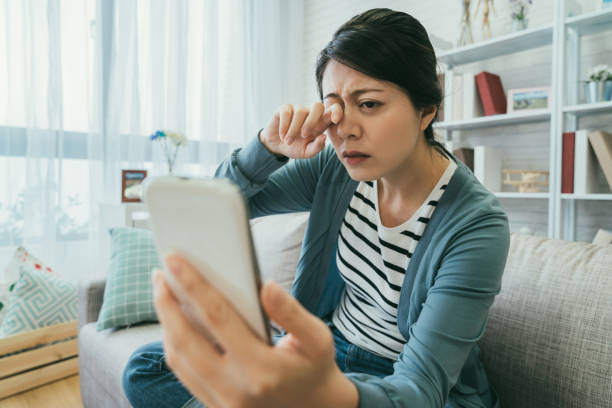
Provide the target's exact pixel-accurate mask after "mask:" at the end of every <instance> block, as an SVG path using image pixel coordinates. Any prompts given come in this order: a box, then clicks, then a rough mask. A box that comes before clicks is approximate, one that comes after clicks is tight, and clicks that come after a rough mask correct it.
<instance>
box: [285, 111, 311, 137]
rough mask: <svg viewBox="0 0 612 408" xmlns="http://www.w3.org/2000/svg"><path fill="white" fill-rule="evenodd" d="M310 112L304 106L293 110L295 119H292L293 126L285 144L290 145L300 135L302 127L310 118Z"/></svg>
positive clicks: (290, 127) (288, 132)
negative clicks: (307, 118) (308, 117)
mask: <svg viewBox="0 0 612 408" xmlns="http://www.w3.org/2000/svg"><path fill="white" fill-rule="evenodd" d="M309 111H310V110H309V109H308V108H306V107H304V106H296V107H294V109H293V117H292V118H291V126H289V130H288V131H287V135H286V136H285V142H286V143H287V144H288V145H290V144H291V143H293V141H294V140H295V139H296V138H297V137H298V136H299V135H300V132H301V130H302V125H303V124H304V121H305V120H306V117H307V116H308V112H309Z"/></svg>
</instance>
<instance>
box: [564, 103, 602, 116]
mask: <svg viewBox="0 0 612 408" xmlns="http://www.w3.org/2000/svg"><path fill="white" fill-rule="evenodd" d="M607 112H610V113H612V101H607V102H597V103H583V104H580V105H573V106H564V107H563V113H572V114H574V115H577V116H588V115H595V114H598V113H607Z"/></svg>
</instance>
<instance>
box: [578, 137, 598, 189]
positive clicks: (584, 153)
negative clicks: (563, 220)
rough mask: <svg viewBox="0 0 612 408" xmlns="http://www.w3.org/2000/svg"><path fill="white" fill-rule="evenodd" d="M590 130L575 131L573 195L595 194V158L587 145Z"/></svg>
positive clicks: (588, 144) (589, 145)
mask: <svg viewBox="0 0 612 408" xmlns="http://www.w3.org/2000/svg"><path fill="white" fill-rule="evenodd" d="M589 133H590V130H577V131H576V135H575V141H574V194H593V193H596V192H597V158H596V157H595V153H594V152H593V148H592V147H591V144H590V143H589Z"/></svg>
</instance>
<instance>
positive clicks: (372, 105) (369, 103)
mask: <svg viewBox="0 0 612 408" xmlns="http://www.w3.org/2000/svg"><path fill="white" fill-rule="evenodd" d="M378 105H380V104H379V103H378V102H374V101H365V102H362V103H361V106H362V107H365V108H367V109H374V108H375V107H377V106H378Z"/></svg>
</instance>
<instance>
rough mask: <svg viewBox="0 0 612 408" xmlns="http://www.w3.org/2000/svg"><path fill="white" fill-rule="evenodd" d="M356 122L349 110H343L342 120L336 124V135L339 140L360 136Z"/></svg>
mask: <svg viewBox="0 0 612 408" xmlns="http://www.w3.org/2000/svg"><path fill="white" fill-rule="evenodd" d="M357 122H358V120H357V118H355V115H354V113H353V112H352V111H351V110H350V108H349V109H347V108H345V109H344V114H343V115H342V119H341V120H340V121H339V122H338V123H337V124H336V134H337V135H338V137H340V138H341V139H355V138H358V137H359V135H360V130H359V125H358V123H357Z"/></svg>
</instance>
